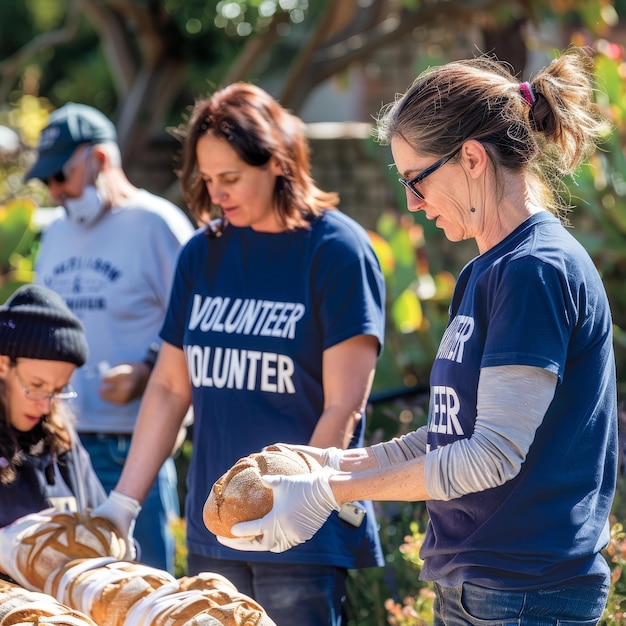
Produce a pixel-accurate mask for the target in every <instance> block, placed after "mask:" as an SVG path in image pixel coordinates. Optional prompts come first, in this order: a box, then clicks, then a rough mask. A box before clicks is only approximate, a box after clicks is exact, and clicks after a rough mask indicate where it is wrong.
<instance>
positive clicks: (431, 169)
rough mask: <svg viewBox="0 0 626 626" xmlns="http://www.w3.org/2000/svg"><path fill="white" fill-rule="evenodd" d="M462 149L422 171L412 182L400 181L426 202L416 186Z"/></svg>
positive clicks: (401, 178)
mask: <svg viewBox="0 0 626 626" xmlns="http://www.w3.org/2000/svg"><path fill="white" fill-rule="evenodd" d="M460 150H461V148H457V149H456V150H455V151H454V152H453V153H452V154H449V155H448V156H445V157H443V158H442V159H439V161H435V163H433V164H432V165H429V166H428V167H427V168H426V169H425V170H422V171H421V172H420V173H419V174H418V175H417V176H414V177H413V178H411V179H410V180H407V179H406V178H403V177H400V178H398V181H399V182H400V183H401V184H402V185H404V186H405V187H406V188H407V189H408V190H409V191H410V192H411V193H412V194H413V195H414V196H415V197H416V198H419V199H420V200H422V201H424V200H426V198H424V196H423V195H422V193H421V192H420V191H418V190H417V189H416V188H415V185H419V184H420V183H421V182H422V181H423V180H424V179H425V178H426V177H427V176H430V175H431V174H432V173H433V172H436V171H437V170H438V169H439V168H440V167H441V166H442V165H445V164H446V163H447V162H448V161H449V160H450V159H451V158H452V157H454V156H456V155H457V154H458V152H459V151H460Z"/></svg>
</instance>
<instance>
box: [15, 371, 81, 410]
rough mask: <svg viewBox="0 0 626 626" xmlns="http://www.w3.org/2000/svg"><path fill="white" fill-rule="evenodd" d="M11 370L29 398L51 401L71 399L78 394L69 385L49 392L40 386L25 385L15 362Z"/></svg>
mask: <svg viewBox="0 0 626 626" xmlns="http://www.w3.org/2000/svg"><path fill="white" fill-rule="evenodd" d="M13 370H14V371H15V377H16V378H17V382H18V383H19V384H20V387H21V388H22V391H23V392H24V395H25V396H26V397H27V398H28V399H29V400H35V401H37V400H49V401H50V402H52V401H53V400H71V399H72V398H76V397H77V396H78V394H77V393H76V392H75V391H74V390H73V389H72V388H71V387H70V386H69V385H68V386H67V387H65V388H64V389H63V391H57V392H50V391H46V390H45V389H42V388H41V387H33V386H29V385H25V384H24V381H23V380H22V377H21V376H20V375H19V373H18V371H17V363H14V364H13Z"/></svg>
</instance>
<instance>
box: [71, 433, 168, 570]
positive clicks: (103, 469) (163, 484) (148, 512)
mask: <svg viewBox="0 0 626 626" xmlns="http://www.w3.org/2000/svg"><path fill="white" fill-rule="evenodd" d="M130 438H131V437H130V435H124V436H122V435H104V434H98V435H91V434H89V435H84V434H81V435H80V440H81V442H82V444H83V446H84V447H85V449H86V450H87V452H89V455H90V456H91V463H92V465H93V468H94V470H95V472H96V474H97V475H98V478H99V479H100V482H101V483H102V486H103V487H104V489H105V491H106V492H107V493H109V492H110V491H111V490H112V489H113V488H114V487H115V485H116V484H117V481H118V479H119V477H120V474H121V473H122V467H123V465H124V461H126V457H127V455H128V450H129V448H130ZM177 480H178V479H177V475H176V466H175V465H174V460H173V459H171V458H169V459H167V461H166V462H165V463H164V464H163V466H162V467H161V469H160V470H159V474H158V477H157V480H155V481H154V484H153V485H152V488H151V489H150V492H149V493H148V497H147V498H146V500H145V502H144V503H143V504H142V505H141V513H139V517H138V518H137V523H136V525H135V539H136V540H137V542H138V544H139V550H138V555H137V558H138V560H140V561H141V562H142V563H145V564H146V565H150V566H151V567H156V568H157V569H161V570H165V571H167V572H169V573H170V574H173V573H174V549H175V548H174V536H173V535H172V531H171V527H170V519H171V518H172V517H178V516H180V506H179V501H178V491H177Z"/></svg>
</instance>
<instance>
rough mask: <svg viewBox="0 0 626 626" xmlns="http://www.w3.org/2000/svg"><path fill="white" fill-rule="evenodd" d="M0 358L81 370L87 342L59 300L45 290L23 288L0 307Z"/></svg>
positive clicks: (79, 324) (36, 287)
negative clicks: (59, 364)
mask: <svg viewBox="0 0 626 626" xmlns="http://www.w3.org/2000/svg"><path fill="white" fill-rule="evenodd" d="M0 354H6V355H7V356H9V357H11V359H17V358H19V357H22V358H28V359H44V360H48V361H67V362H68V363H74V365H77V366H78V367H80V366H81V365H83V364H84V363H85V361H86V360H87V339H86V337H85V332H84V330H83V325H82V323H81V321H80V320H79V319H78V318H77V317H76V316H75V315H74V314H73V313H72V312H71V311H70V309H69V308H68V306H67V305H66V304H65V302H64V301H63V298H61V296H59V295H58V294H57V293H55V292H54V291H51V290H50V289H48V288H47V287H42V286H40V285H32V284H30V285H24V286H22V287H20V288H19V289H18V290H17V291H15V292H14V293H13V295H12V296H11V297H10V298H9V299H8V300H7V301H6V303H5V304H4V305H3V306H0Z"/></svg>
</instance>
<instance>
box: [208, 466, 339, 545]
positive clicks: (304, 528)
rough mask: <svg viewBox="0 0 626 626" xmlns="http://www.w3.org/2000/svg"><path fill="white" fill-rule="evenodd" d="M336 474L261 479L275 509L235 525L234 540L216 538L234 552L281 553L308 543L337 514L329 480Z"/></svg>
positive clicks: (318, 473) (324, 470)
mask: <svg viewBox="0 0 626 626" xmlns="http://www.w3.org/2000/svg"><path fill="white" fill-rule="evenodd" d="M334 473H335V472H334V471H333V470H331V469H330V468H327V467H324V468H322V469H321V470H319V471H317V472H314V473H312V474H297V475H295V476H283V475H276V476H263V477H262V481H263V483H264V484H265V486H267V487H271V489H272V491H273V492H274V506H273V507H272V510H271V511H270V512H269V513H268V514H267V515H266V516H265V517H263V518H261V519H257V520H252V521H250V522H241V523H239V524H235V525H234V526H233V528H232V529H231V532H232V534H233V535H236V537H237V538H235V539H231V538H227V537H217V540H218V541H219V542H220V543H221V544H223V545H225V546H227V547H229V548H234V549H235V550H250V551H253V552H284V551H285V550H289V548H293V547H294V546H297V545H298V544H300V543H304V542H305V541H308V540H309V539H310V538H311V537H313V535H314V534H315V533H316V532H317V531H318V530H319V529H320V528H321V527H322V525H323V524H324V522H325V521H326V520H327V519H328V516H329V515H330V514H331V513H332V511H338V510H339V504H337V500H335V496H334V495H333V491H332V489H331V487H330V483H329V479H330V477H331V476H332V475H333V474H334Z"/></svg>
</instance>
